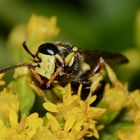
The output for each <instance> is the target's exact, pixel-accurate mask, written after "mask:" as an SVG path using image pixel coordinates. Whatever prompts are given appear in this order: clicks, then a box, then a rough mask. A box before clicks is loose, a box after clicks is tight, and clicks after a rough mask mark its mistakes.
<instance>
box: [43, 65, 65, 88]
mask: <svg viewBox="0 0 140 140" xmlns="http://www.w3.org/2000/svg"><path fill="white" fill-rule="evenodd" d="M62 72H63V68H62V67H58V68H57V69H56V72H55V73H54V74H53V75H52V76H51V78H50V79H49V81H48V82H47V84H46V87H47V88H49V87H50V85H51V83H52V82H55V83H56V81H54V79H55V78H56V76H57V75H58V74H60V73H62Z"/></svg>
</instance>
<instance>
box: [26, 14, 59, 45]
mask: <svg viewBox="0 0 140 140" xmlns="http://www.w3.org/2000/svg"><path fill="white" fill-rule="evenodd" d="M26 33H27V34H26V35H27V36H26V38H27V41H29V43H30V44H33V43H34V42H37V43H42V42H45V41H52V40H53V38H54V37H56V36H57V35H58V33H59V29H58V28H57V27H56V17H55V16H53V17H51V18H50V19H48V18H47V17H43V16H36V15H33V16H32V17H31V18H30V21H29V22H28V24H27V31H26ZM38 45H39V44H38Z"/></svg>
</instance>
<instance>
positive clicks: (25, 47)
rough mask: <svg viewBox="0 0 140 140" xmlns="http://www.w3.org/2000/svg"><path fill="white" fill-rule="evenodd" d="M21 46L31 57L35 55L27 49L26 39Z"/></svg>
mask: <svg viewBox="0 0 140 140" xmlns="http://www.w3.org/2000/svg"><path fill="white" fill-rule="evenodd" d="M22 46H23V48H24V49H25V51H26V52H27V53H28V54H30V55H31V56H32V57H33V58H35V57H36V55H34V54H33V53H32V52H31V51H30V50H29V48H28V47H27V45H26V41H24V42H23V44H22Z"/></svg>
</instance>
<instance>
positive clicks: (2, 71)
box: [0, 64, 34, 74]
mask: <svg viewBox="0 0 140 140" xmlns="http://www.w3.org/2000/svg"><path fill="white" fill-rule="evenodd" d="M21 67H28V68H34V66H33V65H31V64H19V65H15V66H11V67H8V68H5V69H3V70H0V74H2V73H5V72H8V71H13V70H15V69H17V68H21Z"/></svg>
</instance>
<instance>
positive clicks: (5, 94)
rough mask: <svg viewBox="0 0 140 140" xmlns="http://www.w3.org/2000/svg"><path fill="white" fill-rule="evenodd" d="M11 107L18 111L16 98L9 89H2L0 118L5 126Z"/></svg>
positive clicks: (7, 123)
mask: <svg viewBox="0 0 140 140" xmlns="http://www.w3.org/2000/svg"><path fill="white" fill-rule="evenodd" d="M11 109H13V110H15V111H16V112H18V109H19V102H18V98H17V96H16V95H14V94H13V92H12V91H11V90H9V89H4V90H3V91H2V92H1V93H0V118H1V119H2V120H3V122H4V123H5V125H6V126H8V125H9V112H10V110H11Z"/></svg>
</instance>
